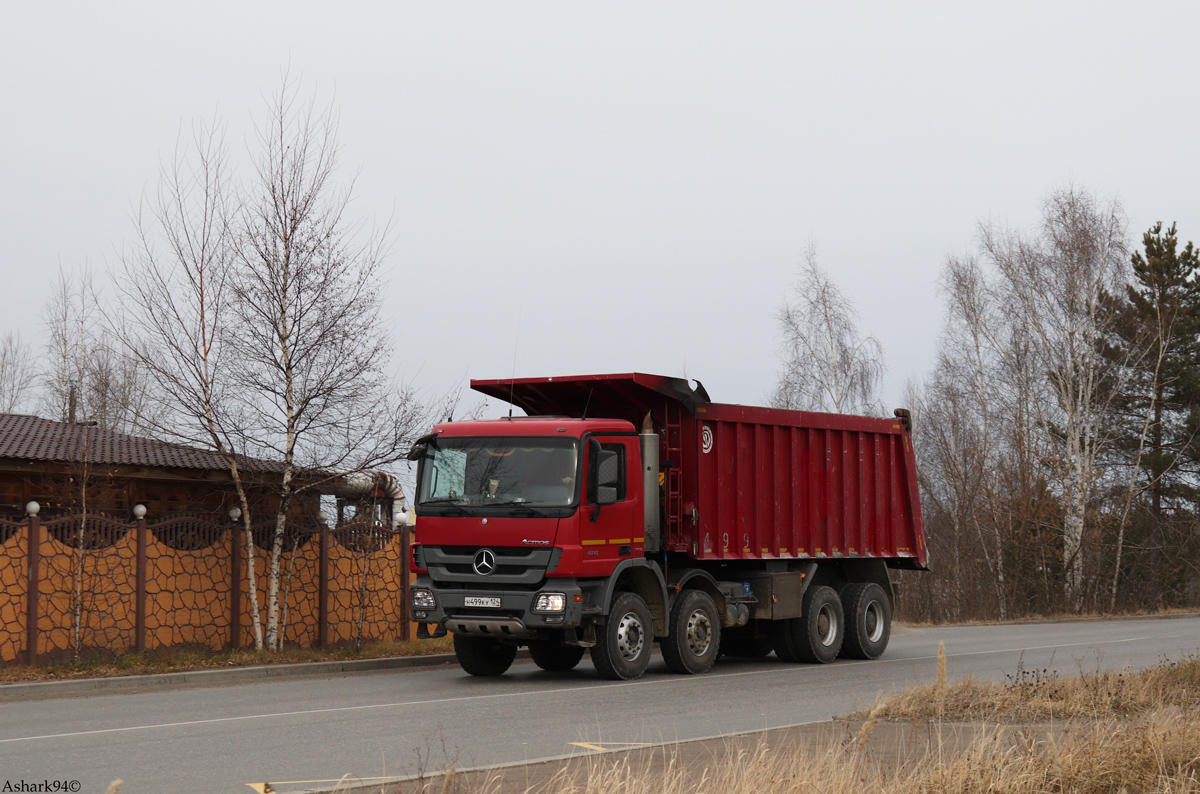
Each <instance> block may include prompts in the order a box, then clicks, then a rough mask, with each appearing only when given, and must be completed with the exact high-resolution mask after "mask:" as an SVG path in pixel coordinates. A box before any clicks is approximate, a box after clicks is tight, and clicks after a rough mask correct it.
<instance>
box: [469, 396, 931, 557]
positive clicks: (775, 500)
mask: <svg viewBox="0 0 1200 794" xmlns="http://www.w3.org/2000/svg"><path fill="white" fill-rule="evenodd" d="M471 387H472V388H474V389H476V390H478V391H481V392H483V393H484V394H488V395H490V396H493V397H497V398H499V399H502V400H505V401H511V402H512V403H513V404H515V405H517V406H519V407H520V408H522V409H523V410H524V411H525V412H526V413H527V414H530V415H559V416H571V417H583V416H586V417H587V418H601V417H605V418H617V419H625V420H628V421H630V422H632V423H633V424H634V426H635V427H641V426H642V420H643V417H644V416H645V415H646V413H647V412H650V413H651V415H652V421H653V425H654V429H655V430H656V431H657V432H658V435H659V438H660V447H659V459H660V461H661V462H662V477H661V481H662V494H661V496H660V498H661V499H662V501H663V503H664V510H663V513H664V518H665V521H664V526H663V548H664V549H665V550H668V551H675V552H682V553H684V554H687V555H688V556H689V557H692V558H693V559H697V560H713V561H735V560H787V559H806V560H847V559H869V558H882V559H887V560H888V561H889V563H890V565H891V566H893V567H907V568H922V569H923V568H925V566H926V549H925V536H924V528H923V526H922V523H921V508H920V503H919V501H918V494H917V475H916V465H915V461H914V458H913V450H912V442H911V438H910V436H909V433H908V432H907V431H906V430H905V428H904V425H903V424H902V422H901V421H900V420H899V419H877V418H871V417H860V416H843V415H838V414H822V413H811V412H807V411H788V410H782V409H777V408H756V407H749V406H742V405H725V404H720V403H714V402H711V401H710V400H709V397H708V394H707V392H705V390H704V387H703V386H701V385H700V384H699V382H696V385H695V386H694V387H693V386H691V385H689V383H688V382H687V381H685V380H681V379H678V378H666V377H663V376H659V375H646V374H642V373H629V374H622V375H582V376H572V377H561V378H560V377H556V378H518V379H516V380H488V381H471Z"/></svg>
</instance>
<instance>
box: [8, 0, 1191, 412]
mask: <svg viewBox="0 0 1200 794" xmlns="http://www.w3.org/2000/svg"><path fill="white" fill-rule="evenodd" d="M1198 40H1200V4H1196V3H1175V4H1152V3H1138V4H1133V3H1125V4H1110V3H1098V2H1081V3H1045V2H1038V3H1014V2H1005V3H990V4H984V3H962V2H955V3H944V4H898V3H878V4H843V3H819V4H818V3H811V4H805V3H788V4H771V3H754V4H748V3H736V4H735V3H727V4H711V3H696V2H689V3H679V4H670V3H652V4H646V3H611V2H609V3H604V4H599V3H591V4H583V3H520V4H515V3H504V4H501V3H478V4H462V3H422V4H415V3H386V4H382V3H381V4H365V3H364V4H330V3H322V4H315V3H286V4H284V3H272V4H269V5H267V4H254V3H242V2H238V3H213V2H209V3H194V4H190V5H189V7H188V8H186V9H184V8H182V7H179V6H178V4H170V3H153V4H151V3H147V4H144V5H130V4H128V3H104V4H82V3H81V4H75V5H73V6H66V5H58V4H32V3H31V4H18V3H7V4H6V5H5V6H4V9H3V12H2V14H0V68H2V70H3V80H2V83H0V114H2V115H0V121H2V124H0V136H2V137H0V140H2V142H3V146H0V268H3V274H4V286H5V293H6V295H5V297H6V302H5V305H6V306H7V311H5V312H4V315H3V316H4V322H3V326H2V327H0V331H3V330H8V329H11V328H20V329H22V331H23V333H25V335H26V336H27V338H28V337H30V336H31V335H32V334H37V333H39V332H40V328H39V326H40V315H41V309H42V305H43V303H44V302H45V300H46V298H47V297H48V293H49V285H50V282H51V279H52V277H53V275H54V272H55V270H56V268H57V267H58V264H59V263H60V262H61V263H62V265H63V266H64V267H66V268H77V267H80V266H82V265H84V264H85V263H91V265H92V266H93V267H94V268H96V269H99V270H103V269H104V268H106V267H107V266H109V265H110V264H112V263H113V262H114V261H115V258H116V255H117V252H118V251H119V249H120V247H121V245H122V244H123V241H125V240H126V239H129V238H130V236H131V231H132V223H131V220H130V218H131V213H132V211H133V208H134V206H135V205H136V203H137V201H138V199H139V197H140V196H141V195H142V193H143V191H146V190H148V189H152V188H153V186H154V184H155V182H156V180H157V175H158V168H159V163H160V160H161V159H164V158H166V159H169V158H170V157H171V155H172V151H173V149H174V146H175V143H176V138H177V136H178V135H179V134H180V131H181V130H183V131H184V132H185V133H187V131H188V130H189V129H190V126H191V124H192V123H193V121H195V120H199V119H208V118H212V117H213V116H214V114H219V115H220V117H222V118H223V119H224V120H225V121H226V122H227V124H228V130H229V140H230V142H231V144H232V148H233V150H234V154H235V155H237V156H238V158H241V159H244V155H245V152H246V148H247V147H246V142H247V140H248V139H249V136H250V129H251V125H252V120H253V118H254V117H255V115H256V114H258V115H260V114H261V110H262V104H263V103H262V95H263V93H264V92H270V91H271V90H273V89H274V88H275V87H276V86H277V85H278V82H279V74H280V69H281V67H282V66H283V65H285V64H288V63H290V65H291V70H292V73H293V75H299V76H302V77H303V79H304V83H305V86H306V87H307V88H308V89H311V90H314V91H316V92H317V95H318V96H319V97H321V98H322V99H324V100H332V101H334V103H335V105H336V107H337V108H338V110H339V111H340V114H341V141H342V143H343V152H342V157H343V159H342V162H343V165H344V166H345V171H344V175H345V176H346V177H349V176H351V175H352V174H353V173H354V172H355V171H356V170H357V171H358V172H359V178H358V183H357V200H356V201H355V203H354V205H353V210H354V213H355V214H356V215H357V216H358V217H362V218H367V219H368V220H369V219H372V218H374V219H379V220H381V221H386V220H387V219H388V218H391V219H392V220H393V223H394V229H395V239H394V246H393V249H394V254H393V255H392V256H391V257H390V259H389V260H388V272H389V283H388V284H387V287H386V296H387V297H386V305H387V312H388V316H389V319H391V320H392V321H393V322H394V324H395V327H396V330H397V332H398V335H399V348H398V362H397V364H398V365H399V368H400V371H402V372H403V373H405V374H406V375H408V376H410V377H414V378H415V379H416V380H417V382H418V384H419V385H421V386H424V387H425V388H427V389H429V390H430V391H431V392H437V391H444V390H445V389H447V388H449V387H451V386H453V385H454V384H455V383H456V382H458V381H460V380H461V379H463V378H465V377H485V378H486V377H507V376H508V375H509V373H510V372H511V369H512V362H513V345H514V338H515V336H516V331H517V318H518V310H519V312H520V315H521V321H520V323H521V330H520V345H519V350H518V353H517V366H516V369H517V374H518V375H555V374H572V373H581V372H602V371H630V370H641V371H649V372H661V373H664V374H669V375H678V374H681V373H682V371H683V369H684V367H685V366H686V371H687V374H688V375H689V376H690V377H693V378H699V379H701V380H702V381H704V383H705V385H706V386H707V388H708V390H709V393H710V394H711V395H712V396H713V398H714V399H716V400H718V401H728V402H746V403H756V402H760V401H761V400H763V399H765V396H766V395H767V393H768V392H769V391H770V389H771V386H772V385H773V383H774V379H775V372H776V369H777V367H778V360H777V358H776V327H775V322H774V320H773V313H774V311H775V309H776V307H777V306H778V304H779V302H780V299H781V297H782V295H783V292H784V290H785V289H786V288H787V286H788V284H789V283H790V282H791V281H792V279H793V278H794V276H795V273H796V268H797V264H798V263H799V261H800V258H801V256H802V254H803V251H804V248H805V246H806V244H807V242H808V241H809V240H810V239H811V240H814V241H816V243H817V245H818V247H819V250H820V253H821V259H822V263H823V264H824V266H825V267H826V268H827V269H828V270H829V271H831V272H832V273H833V275H834V277H835V278H836V279H837V281H838V282H839V284H841V286H842V287H843V289H845V291H846V292H847V293H848V294H849V295H850V297H851V298H852V299H853V301H854V303H855V304H856V306H857V308H858V310H859V312H860V314H861V315H862V328H863V330H864V331H867V332H871V333H874V334H875V335H877V336H878V337H879V338H880V339H881V340H882V342H883V344H884V348H885V351H886V354H887V361H888V368H889V375H888V385H887V402H888V403H889V404H895V403H896V401H897V400H898V395H899V392H900V389H901V387H902V386H903V383H904V381H905V380H906V379H907V378H909V377H920V375H921V374H922V373H923V372H925V371H926V370H927V369H928V368H929V367H930V366H931V364H932V362H933V357H934V346H935V342H936V337H937V333H938V330H939V326H940V323H941V316H942V310H941V302H940V299H939V296H938V294H937V289H936V280H937V275H938V271H939V269H940V266H941V263H942V260H943V258H944V257H945V255H946V254H947V253H948V252H958V251H962V250H963V249H965V248H967V247H968V246H969V245H970V244H971V242H972V239H973V236H974V234H975V230H976V226H977V223H978V221H979V219H981V218H988V217H991V218H994V219H998V220H1003V221H1007V222H1009V223H1011V224H1014V225H1018V226H1026V225H1028V224H1030V223H1032V222H1033V221H1034V220H1035V218H1036V215H1037V211H1038V203H1039V201H1040V200H1041V199H1042V197H1043V196H1044V195H1045V194H1046V193H1047V191H1048V190H1050V189H1051V188H1053V187H1055V186H1058V185H1062V184H1064V183H1066V182H1068V181H1073V182H1074V183H1076V184H1077V185H1080V186H1083V187H1086V188H1088V189H1091V190H1093V191H1096V192H1098V193H1100V194H1102V195H1106V196H1115V197H1117V198H1119V199H1120V200H1121V201H1122V202H1123V203H1124V205H1125V207H1126V209H1127V211H1128V213H1129V216H1130V222H1131V225H1130V230H1131V236H1132V237H1134V238H1135V239H1140V234H1141V232H1142V230H1144V229H1145V228H1146V227H1147V226H1148V225H1149V224H1151V223H1152V222H1154V221H1155V220H1159V219H1162V220H1165V221H1167V222H1170V221H1172V220H1177V221H1178V222H1179V226H1180V232H1181V235H1182V236H1183V237H1185V239H1200V200H1198V198H1197V186H1200V150H1198V143H1200V135H1198V132H1200V103H1198V100H1200V46H1198V45H1197V41H1198Z"/></svg>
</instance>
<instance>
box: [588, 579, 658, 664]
mask: <svg viewBox="0 0 1200 794" xmlns="http://www.w3.org/2000/svg"><path fill="white" fill-rule="evenodd" d="M653 643H654V623H653V621H652V618H651V617H650V610H649V609H648V608H647V607H646V602H645V601H643V600H642V597H641V596H639V595H638V594H637V593H619V594H618V595H617V597H616V598H614V599H613V603H612V609H611V610H610V611H609V613H608V619H607V620H606V621H605V623H604V625H603V626H599V627H598V628H597V631H596V644H595V645H594V646H592V663H593V664H594V665H596V671H597V672H598V673H600V675H601V676H603V677H604V678H609V679H612V680H614V681H629V680H632V679H634V678H640V677H641V675H642V673H644V672H646V667H648V666H649V664H650V647H651V645H652V644H653Z"/></svg>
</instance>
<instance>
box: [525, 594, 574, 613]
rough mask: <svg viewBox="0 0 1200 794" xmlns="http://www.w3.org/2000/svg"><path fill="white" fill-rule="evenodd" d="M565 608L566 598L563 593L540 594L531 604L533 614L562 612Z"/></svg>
mask: <svg viewBox="0 0 1200 794" xmlns="http://www.w3.org/2000/svg"><path fill="white" fill-rule="evenodd" d="M566 608H567V597H566V595H564V594H563V593H540V594H539V595H538V597H537V601H535V602H534V603H533V611H534V612H562V611H564V610H565V609H566Z"/></svg>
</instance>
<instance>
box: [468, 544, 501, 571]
mask: <svg viewBox="0 0 1200 794" xmlns="http://www.w3.org/2000/svg"><path fill="white" fill-rule="evenodd" d="M471 567H472V568H474V569H475V573H477V574H479V575H480V576H487V575H488V574H489V573H491V572H492V571H494V570H496V553H495V552H494V551H492V550H491V549H480V550H479V551H477V552H475V561H474V562H473V563H471Z"/></svg>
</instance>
